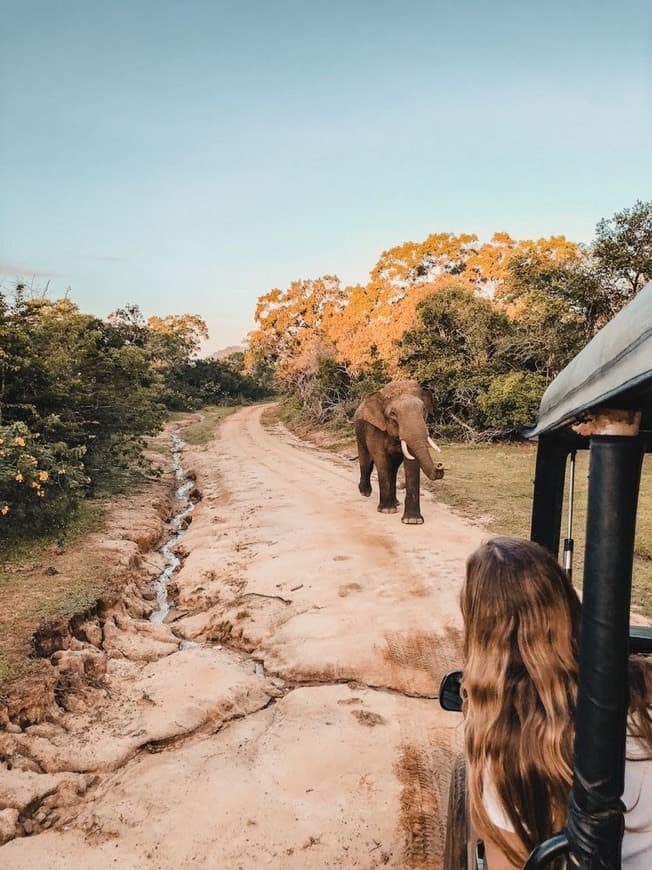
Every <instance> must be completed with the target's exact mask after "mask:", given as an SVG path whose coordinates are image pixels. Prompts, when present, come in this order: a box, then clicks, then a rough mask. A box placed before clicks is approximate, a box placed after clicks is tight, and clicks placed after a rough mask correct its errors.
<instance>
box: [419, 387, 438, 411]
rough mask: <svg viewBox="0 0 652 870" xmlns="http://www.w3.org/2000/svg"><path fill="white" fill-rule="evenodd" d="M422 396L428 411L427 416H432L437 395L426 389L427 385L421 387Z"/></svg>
mask: <svg viewBox="0 0 652 870" xmlns="http://www.w3.org/2000/svg"><path fill="white" fill-rule="evenodd" d="M421 398H422V399H423V407H424V408H425V411H426V417H430V416H431V414H434V413H435V406H436V404H437V403H436V402H435V397H434V395H433V393H432V392H431V391H430V390H426V388H425V387H421Z"/></svg>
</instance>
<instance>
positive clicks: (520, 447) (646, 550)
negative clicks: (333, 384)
mask: <svg viewBox="0 0 652 870" xmlns="http://www.w3.org/2000/svg"><path fill="white" fill-rule="evenodd" d="M441 446H442V461H443V462H444V465H445V466H446V476H445V477H444V479H443V481H442V482H439V481H438V482H436V483H435V484H433V485H429V488H431V489H432V490H433V492H434V494H435V498H439V499H441V500H442V501H444V502H445V503H446V504H448V505H449V506H450V507H452V508H453V509H454V510H457V511H459V512H460V513H462V514H463V515H464V516H466V517H468V518H470V519H472V520H474V521H475V522H480V524H482V525H484V526H486V528H487V530H488V531H490V532H491V533H494V534H505V535H516V536H520V537H528V536H529V534H530V516H531V510H532V493H533V483H534V464H535V458H536V448H535V446H534V445H529V444H482V445H466V444H454V443H449V444H442V445H441ZM588 470H589V469H588V452H587V451H578V453H577V462H576V466H575V499H574V510H573V538H574V541H575V556H574V560H573V580H574V582H575V584H576V585H577V586H581V582H582V574H583V570H584V559H583V554H584V543H585V530H586V508H587V492H588ZM567 486H568V481H567ZM567 493H568V490H566V493H565V501H564V511H563V515H562V535H561V537H562V540H563V538H564V537H565V535H566V528H567V522H568V519H567V516H568V501H567ZM651 546H652V456H646V458H645V461H644V465H643V476H642V478H641V491H640V497H639V508H638V520H637V527H636V540H635V545H634V547H635V549H634V581H633V590H632V604H633V606H634V608H635V609H636V610H637V611H639V612H641V613H642V614H643V615H644V616H646V617H647V618H652V552H651Z"/></svg>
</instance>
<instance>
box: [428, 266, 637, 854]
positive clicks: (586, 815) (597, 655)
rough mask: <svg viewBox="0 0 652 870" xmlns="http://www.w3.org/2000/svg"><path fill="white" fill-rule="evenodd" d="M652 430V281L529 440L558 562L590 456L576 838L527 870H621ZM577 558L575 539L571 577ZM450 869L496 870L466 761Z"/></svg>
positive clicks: (445, 701)
mask: <svg viewBox="0 0 652 870" xmlns="http://www.w3.org/2000/svg"><path fill="white" fill-rule="evenodd" d="M651 430H652V282H650V283H649V284H647V285H646V287H644V288H643V289H642V290H641V292H640V293H639V294H638V296H637V297H636V298H635V299H634V300H632V302H630V303H629V305H628V306H627V307H626V308H624V309H623V310H622V311H621V312H620V313H619V314H618V315H617V316H616V317H615V318H614V319H613V320H612V321H611V322H610V323H608V324H607V325H606V326H605V327H604V329H602V330H601V331H600V332H599V333H598V334H597V335H596V336H595V337H594V338H593V340H592V341H591V342H590V343H589V344H588V345H587V346H586V347H585V348H584V350H582V351H581V353H579V354H578V355H577V356H576V357H575V359H574V360H573V361H572V362H571V363H570V364H569V365H568V366H567V367H566V368H565V369H564V370H563V371H562V372H561V373H560V374H559V375H558V377H557V378H556V379H555V380H554V381H553V382H552V383H551V384H550V386H549V387H548V389H547V390H546V392H545V394H544V396H543V399H542V401H541V406H540V409H539V417H538V421H537V424H536V426H535V427H534V429H532V430H531V431H529V432H527V433H526V435H527V437H529V438H533V439H537V442H538V443H537V457H536V472H535V480H534V499H533V505H532V525H531V538H532V540H533V541H537V542H538V543H539V544H541V545H543V546H544V547H546V548H547V549H548V550H550V551H551V552H552V553H554V555H555V556H557V557H558V556H559V550H560V542H561V520H562V507H563V503H564V498H565V493H564V489H565V484H566V480H567V478H568V489H569V490H570V491H569V492H568V497H569V510H568V517H569V526H570V525H571V523H572V501H573V492H572V490H573V480H574V474H573V472H574V460H575V454H576V451H578V450H588V451H589V487H588V505H587V524H586V545H585V547H586V549H585V553H584V580H583V608H582V628H581V649H580V666H579V686H578V700H577V713H576V730H575V753H574V763H573V785H572V789H571V793H570V795H569V808H568V816H567V820H566V826H565V828H564V829H563V830H562V831H559V832H558V833H557V834H556V835H555V836H553V837H552V838H551V839H550V840H548V841H547V842H545V843H541V844H539V845H538V846H537V847H536V848H535V849H534V851H533V852H532V854H531V855H530V857H529V858H528V860H527V862H526V864H525V868H527V870H534V868H541V867H547V866H548V865H550V864H551V863H552V862H553V861H554V860H555V859H556V858H559V857H561V856H570V860H569V866H578V867H580V868H583V870H588V868H598V867H599V868H604V870H617V868H620V866H621V841H622V832H623V807H622V804H621V801H620V798H621V795H622V792H623V784H624V764H625V751H624V750H625V726H626V717H627V697H626V696H627V693H626V692H624V691H623V685H624V681H625V679H626V665H627V656H628V653H630V652H638V653H645V654H652V629H650V628H635V627H630V626H629V615H630V597H631V587H632V563H633V555H634V532H635V526H636V510H637V502H638V491H639V484H640V479H641V467H642V461H643V455H644V453H646V452H648V453H649V452H652V431H651ZM567 466H570V473H569V474H567ZM571 557H572V533H571V532H570V530H569V533H568V534H567V537H566V539H565V541H564V547H563V560H564V566H565V567H566V568H567V569H568V570H570V567H571ZM461 678H462V674H461V672H459V671H456V672H453V673H451V674H448V675H447V676H446V677H444V680H443V682H442V686H441V690H440V696H439V697H440V703H441V705H442V707H444V709H446V710H461V709H462V698H461V692H460V680H461ZM462 691H463V690H462ZM619 750H620V751H619ZM444 867H445V870H472V868H473V870H475V868H478V870H480V868H483V867H484V855H483V846H482V842H481V841H480V840H478V838H477V837H476V836H474V833H473V831H472V830H471V828H470V824H469V818H468V808H467V797H466V770H465V763H464V758H463V756H460V757H458V759H457V760H456V762H455V765H454V768H453V771H452V775H451V785H450V792H449V810H448V822H447V831H446V852H445V860H444ZM488 870H491V868H488Z"/></svg>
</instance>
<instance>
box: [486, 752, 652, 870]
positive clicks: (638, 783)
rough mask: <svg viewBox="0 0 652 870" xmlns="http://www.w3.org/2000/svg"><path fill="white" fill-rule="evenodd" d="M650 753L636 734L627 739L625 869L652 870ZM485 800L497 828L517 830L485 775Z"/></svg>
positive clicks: (490, 817)
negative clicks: (634, 736)
mask: <svg viewBox="0 0 652 870" xmlns="http://www.w3.org/2000/svg"><path fill="white" fill-rule="evenodd" d="M646 755H649V752H646V750H645V749H644V747H642V746H641V744H640V743H639V742H638V741H637V740H636V739H635V738H633V737H628V738H627V762H626V764H625V790H624V792H623V803H624V804H625V807H626V808H627V812H626V813H625V835H624V837H623V850H622V858H623V863H622V866H623V870H650V868H652V761H650V760H640V761H637V760H636V759H645V757H646ZM482 785H483V794H482V802H483V804H484V808H485V810H486V812H487V816H488V817H489V821H490V822H491V823H492V824H493V825H495V826H496V827H497V828H502V829H503V830H504V831H509V832H511V833H514V826H513V825H512V823H511V822H510V820H509V817H508V816H507V814H506V812H505V810H504V809H503V806H502V804H501V803H500V799H499V797H498V795H497V793H496V789H495V787H494V784H493V780H492V779H491V777H490V776H489V775H485V777H484V781H483V784H482Z"/></svg>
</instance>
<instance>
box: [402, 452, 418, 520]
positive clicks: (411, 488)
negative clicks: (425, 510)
mask: <svg viewBox="0 0 652 870" xmlns="http://www.w3.org/2000/svg"><path fill="white" fill-rule="evenodd" d="M420 474H421V469H420V468H419V463H418V462H417V460H416V459H406V460H405V508H404V510H403V516H402V517H401V522H404V523H408V525H420V524H421V523H422V522H423V517H422V516H421V505H420V501H419V494H420V484H419V477H420Z"/></svg>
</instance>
